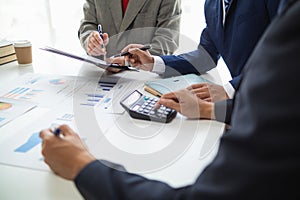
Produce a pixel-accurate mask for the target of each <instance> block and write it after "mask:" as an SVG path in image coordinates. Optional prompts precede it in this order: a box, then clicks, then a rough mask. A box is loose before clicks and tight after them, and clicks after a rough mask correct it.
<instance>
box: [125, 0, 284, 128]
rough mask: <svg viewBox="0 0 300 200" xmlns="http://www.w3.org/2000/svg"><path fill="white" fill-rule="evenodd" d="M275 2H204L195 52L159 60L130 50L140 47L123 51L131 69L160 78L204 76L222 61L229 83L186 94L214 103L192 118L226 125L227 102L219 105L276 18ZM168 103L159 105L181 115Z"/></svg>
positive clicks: (203, 86) (230, 94)
mask: <svg viewBox="0 0 300 200" xmlns="http://www.w3.org/2000/svg"><path fill="white" fill-rule="evenodd" d="M279 2H280V0H252V1H248V0H217V1H216V0H206V1H205V19H206V24H207V26H206V28H205V29H204V30H203V32H202V34H201V38H200V44H199V46H198V49H197V50H195V51H192V52H189V53H185V54H181V55H178V56H176V55H170V56H160V57H158V56H151V55H150V54H149V53H148V52H144V51H140V50H139V49H132V48H135V47H140V46H139V45H129V46H127V47H125V49H124V51H128V50H130V49H131V50H130V52H131V53H132V54H133V55H134V56H133V58H131V59H130V61H131V65H133V66H136V67H138V68H141V69H143V70H148V71H153V72H156V73H158V74H161V75H163V76H164V77H169V76H174V75H180V74H190V73H195V74H199V73H200V74H202V73H205V72H207V71H208V70H211V69H212V68H214V67H216V63H217V62H218V60H219V58H220V57H222V58H223V60H224V61H225V63H226V65H227V67H228V69H229V71H230V73H231V76H232V80H231V81H230V82H228V83H226V84H224V86H219V85H216V84H196V85H193V86H191V88H190V90H192V92H194V93H196V94H197V96H198V97H199V98H200V99H203V100H207V101H211V102H218V103H216V104H214V103H210V104H209V103H208V104H205V105H201V104H200V105H199V107H201V110H205V113H207V112H208V111H209V110H211V109H214V112H212V113H211V114H210V115H209V116H205V115H203V114H202V113H198V115H193V118H199V117H200V118H209V119H215V118H216V119H217V120H219V121H226V122H228V121H229V118H230V111H231V110H230V109H231V101H226V102H224V101H223V102H219V101H222V100H225V99H231V98H232V97H233V95H234V93H235V90H236V86H237V83H238V82H239V79H240V78H241V72H242V69H243V67H244V65H245V63H246V61H247V60H248V58H249V56H250V55H251V53H252V51H253V49H254V47H255V45H256V43H257V42H258V40H259V39H260V37H261V35H262V34H263V33H264V31H265V29H266V28H267V26H268V25H269V23H270V22H271V21H272V19H273V17H274V16H275V15H276V12H277V8H278V4H279ZM173 95H174V94H173ZM186 95H188V94H186ZM169 96H170V97H172V94H170V95H169V94H168V95H167V96H164V97H163V99H164V100H167V99H168V97H169ZM171 99H172V98H171ZM169 102H170V101H169ZM169 102H166V101H161V104H163V105H165V106H168V107H171V108H173V109H176V110H177V111H179V112H181V111H182V109H181V108H178V107H172V103H174V102H170V103H171V105H170V103H169ZM226 109H227V110H226ZM226 112H228V113H226ZM182 114H184V112H182ZM200 114H201V115H200ZM226 116H227V118H226ZM188 117H190V116H188Z"/></svg>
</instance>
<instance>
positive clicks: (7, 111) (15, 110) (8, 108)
mask: <svg viewBox="0 0 300 200" xmlns="http://www.w3.org/2000/svg"><path fill="white" fill-rule="evenodd" d="M36 106H37V104H36V103H32V102H27V101H21V100H16V99H9V98H3V97H0V127H1V126H3V125H5V124H6V123H8V122H10V121H12V120H13V119H15V118H17V117H19V116H20V115H22V114H24V113H26V112H28V111H29V110H31V109H33V108H35V107H36Z"/></svg>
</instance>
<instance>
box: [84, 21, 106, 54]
mask: <svg viewBox="0 0 300 200" xmlns="http://www.w3.org/2000/svg"><path fill="white" fill-rule="evenodd" d="M102 31H103V30H102V27H101V25H100V24H99V25H98V27H97V31H92V32H91V34H90V35H89V37H88V39H87V53H88V54H89V55H92V56H99V55H105V54H106V48H105V45H106V44H107V43H108V41H109V36H108V34H107V33H103V32H102Z"/></svg>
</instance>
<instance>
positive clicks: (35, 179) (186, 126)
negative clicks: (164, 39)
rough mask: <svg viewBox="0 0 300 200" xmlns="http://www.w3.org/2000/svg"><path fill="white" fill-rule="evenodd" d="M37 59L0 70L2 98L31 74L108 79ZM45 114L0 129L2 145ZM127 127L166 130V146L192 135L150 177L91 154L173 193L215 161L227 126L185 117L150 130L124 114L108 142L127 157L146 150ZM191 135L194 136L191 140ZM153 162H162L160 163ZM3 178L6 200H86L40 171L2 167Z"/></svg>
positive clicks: (0, 188) (49, 57)
mask: <svg viewBox="0 0 300 200" xmlns="http://www.w3.org/2000/svg"><path fill="white" fill-rule="evenodd" d="M33 55H34V56H33V64H32V65H29V66H19V65H18V64H17V62H12V63H9V64H6V65H1V66H0V93H2V92H3V91H5V90H6V86H7V85H11V84H13V83H14V81H15V80H17V79H18V77H20V76H21V75H23V74H26V73H43V74H52V75H54V74H55V75H58V74H59V75H71V76H78V75H79V76H85V77H97V76H99V75H101V74H102V73H103V70H102V69H98V68H97V67H95V66H87V67H85V68H84V69H83V68H82V63H81V62H79V61H76V60H72V59H70V58H66V57H60V56H57V55H53V54H50V53H48V52H41V51H40V50H38V49H34V54H33ZM126 73H128V77H130V76H132V77H133V78H134V77H137V76H139V78H140V77H145V79H147V77H153V74H151V73H149V72H139V74H138V75H137V74H134V73H136V72H134V73H132V74H130V73H131V72H126ZM123 75H124V74H123ZM125 75H126V74H125ZM126 76H127V75H126ZM204 77H205V78H208V79H210V80H214V81H215V82H219V83H220V82H221V79H220V76H219V75H218V72H217V70H212V71H210V72H209V73H208V74H205V75H204ZM45 112H46V111H45V110H44V109H34V110H32V111H30V112H29V113H26V114H25V115H23V116H21V117H19V118H17V119H16V120H14V121H12V122H11V123H9V124H7V125H5V126H3V127H2V128H0V143H1V142H3V141H4V140H5V139H6V138H8V137H9V136H10V134H11V133H12V132H13V131H16V130H20V131H21V129H22V127H24V126H25V124H27V123H28V122H29V121H31V122H32V121H33V120H38V119H39V117H40V116H41V115H42V114H44V113H45ZM126 123H134V124H135V125H136V126H140V127H143V126H145V127H148V126H150V127H151V128H153V127H154V128H160V127H162V131H161V132H160V133H164V134H165V136H164V137H161V138H160V141H159V143H166V144H168V143H169V142H170V141H168V140H172V139H174V137H173V136H172V132H173V131H174V132H176V131H177V132H178V130H179V129H180V130H182V132H184V133H185V134H187V137H186V138H187V139H186V140H190V141H185V138H183V139H182V143H184V142H187V143H188V144H189V145H188V146H187V147H186V148H185V149H184V152H181V155H180V156H178V157H176V159H175V160H173V161H172V162H170V163H167V164H166V165H163V166H161V167H160V168H157V169H156V170H150V171H146V170H145V171H141V170H140V169H139V168H135V167H136V166H134V164H132V163H131V164H130V162H129V164H128V163H127V161H126V160H122V159H120V160H115V159H118V157H113V156H112V157H111V158H110V157H109V156H105V155H104V156H103V155H102V154H101V144H99V145H98V146H97V145H95V146H96V147H95V148H92V149H91V151H92V153H94V154H95V156H98V157H101V158H105V159H109V160H111V161H115V162H118V161H119V163H121V164H124V165H125V167H126V168H127V169H128V170H129V171H131V172H138V173H139V174H141V175H143V176H145V177H147V178H150V179H156V180H161V181H165V182H167V183H168V184H170V185H171V186H173V187H180V186H184V185H188V184H192V183H193V182H194V181H195V180H196V178H197V177H198V175H199V174H200V173H201V171H202V170H203V169H204V167H205V166H206V165H207V164H208V163H209V162H210V161H211V160H212V159H213V158H214V156H215V153H216V151H217V147H218V139H219V137H220V135H221V134H222V132H223V129H224V125H223V124H222V123H218V122H215V121H208V120H187V119H185V118H184V117H182V116H180V115H178V116H177V118H175V119H174V121H173V122H172V123H170V124H168V125H161V124H154V125H153V124H150V125H149V124H147V123H146V122H142V121H140V120H132V119H131V118H129V116H128V114H127V113H124V114H122V115H120V116H119V117H118V123H117V124H114V125H113V126H112V127H111V128H110V129H109V130H108V133H107V137H108V138H109V140H110V141H114V143H115V144H116V145H118V144H119V143H120V145H121V146H122V147H120V148H128V149H127V151H129V152H130V151H133V152H135V151H136V153H138V152H142V151H146V150H144V149H143V150H142V149H141V148H142V146H134V147H132V146H131V143H130V142H131V140H129V139H128V140H127V139H124V138H125V137H126V136H124V134H123V132H122V130H120V124H126ZM128 130H130V128H128ZM189 134H192V136H190V135H189ZM120 138H122V139H123V140H122V142H120ZM100 143H101V142H100ZM139 148H140V149H139ZM149 151H150V150H149ZM152 160H153V161H154V162H156V161H157V162H158V161H159V160H160V158H159V157H157V158H156V159H152ZM154 164H155V163H154ZM126 165H127V166H126ZM0 177H1V179H0V199H1V200H2V199H3V200H14V199H23V200H25V199H43V200H44V199H45V200H46V199H56V200H58V199H64V200H66V199H82V197H81V195H80V194H79V192H78V191H77V189H76V187H75V185H74V183H73V182H71V181H67V180H64V179H62V178H60V177H58V176H56V175H55V174H53V173H52V172H50V171H39V170H33V169H27V168H22V167H16V166H9V165H5V164H0Z"/></svg>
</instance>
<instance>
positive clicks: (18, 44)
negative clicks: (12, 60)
mask: <svg viewBox="0 0 300 200" xmlns="http://www.w3.org/2000/svg"><path fill="white" fill-rule="evenodd" d="M14 46H15V47H28V46H31V42H30V41H29V40H17V41H14Z"/></svg>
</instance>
